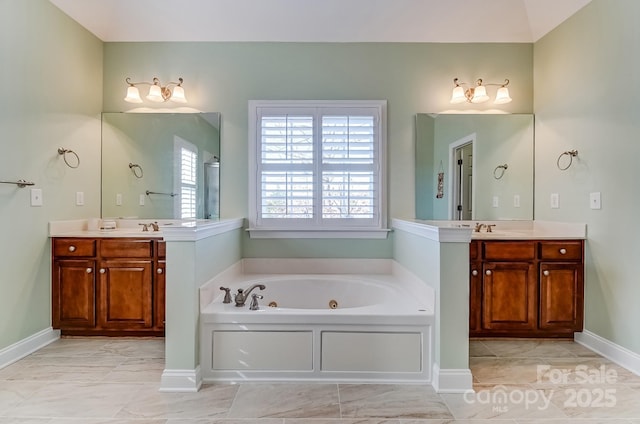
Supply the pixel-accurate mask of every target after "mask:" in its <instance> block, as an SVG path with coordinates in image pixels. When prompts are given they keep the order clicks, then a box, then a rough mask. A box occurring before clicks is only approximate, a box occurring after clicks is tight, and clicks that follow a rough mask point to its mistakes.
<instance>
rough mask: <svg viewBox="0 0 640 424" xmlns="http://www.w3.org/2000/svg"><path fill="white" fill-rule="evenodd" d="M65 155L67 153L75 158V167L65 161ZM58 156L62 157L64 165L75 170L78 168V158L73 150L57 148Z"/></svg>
mask: <svg viewBox="0 0 640 424" xmlns="http://www.w3.org/2000/svg"><path fill="white" fill-rule="evenodd" d="M67 153H69V154H70V155H73V156H75V157H76V160H75V162H76V164H75V165H72V164H70V163H69V160H68V159H67ZM58 154H59V155H62V158H63V159H64V163H66V164H67V166H68V167H69V168H74V169H75V168H77V167H79V166H80V157H79V156H78V154H77V153H76V152H74V151H73V150H69V149H65V148H64V147H59V148H58Z"/></svg>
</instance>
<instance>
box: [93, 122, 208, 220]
mask: <svg viewBox="0 0 640 424" xmlns="http://www.w3.org/2000/svg"><path fill="white" fill-rule="evenodd" d="M219 158H220V113H218V112H213V113H116V112H113V113H111V112H105V113H103V114H102V217H103V218H125V219H126V218H132V219H146V218H157V219H219V215H220V205H219V198H220V194H219V193H220V184H219V178H220V161H219Z"/></svg>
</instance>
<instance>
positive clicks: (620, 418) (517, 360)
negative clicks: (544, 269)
mask: <svg viewBox="0 0 640 424" xmlns="http://www.w3.org/2000/svg"><path fill="white" fill-rule="evenodd" d="M163 354H164V341H163V339H110V338H63V339H61V340H59V341H57V342H55V343H53V344H51V345H49V346H47V347H46V348H44V349H41V350H40V351H38V352H36V353H34V354H32V355H30V356H28V357H27V358H24V359H23V360H21V361H18V362H17V363H15V364H13V365H11V366H9V367H6V368H4V369H2V370H0V424H8V423H12V424H44V423H46V424H122V423H136V424H215V423H217V424H249V423H257V424H420V423H422V424H445V423H447V424H448V423H460V424H483V423H484V424H488V423H490V422H498V423H501V424H534V423H542V424H565V423H566V424H579V423H582V424H605V423H610V424H614V423H615V424H640V377H638V376H636V375H634V374H632V373H630V372H629V371H627V370H625V369H623V368H620V367H618V366H616V365H614V364H612V363H611V362H610V361H608V360H606V359H603V358H601V357H599V356H597V355H595V354H594V353H592V352H591V351H589V350H587V349H585V348H584V347H582V346H580V345H578V344H576V343H573V342H571V341H536V340H518V341H511V340H509V341H506V340H475V341H472V342H471V348H470V355H471V369H472V372H473V375H474V385H475V389H476V393H475V394H471V395H461V394H440V395H439V394H437V393H435V392H434V390H433V389H432V388H431V386H429V385H392V384H389V385H384V384H324V383H317V384H297V383H296V384H294V383H290V384H267V383H261V384H254V383H243V384H238V385H226V384H221V385H206V386H204V387H203V389H202V390H201V391H200V392H198V393H160V392H158V382H159V379H160V374H161V372H162V369H163V367H164V360H163Z"/></svg>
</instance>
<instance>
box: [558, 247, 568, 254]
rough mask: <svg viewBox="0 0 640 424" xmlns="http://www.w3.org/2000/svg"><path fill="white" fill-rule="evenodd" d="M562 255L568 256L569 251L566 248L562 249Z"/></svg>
mask: <svg viewBox="0 0 640 424" xmlns="http://www.w3.org/2000/svg"><path fill="white" fill-rule="evenodd" d="M560 254H561V255H566V254H567V249H565V248H564V247H563V248H562V249H560Z"/></svg>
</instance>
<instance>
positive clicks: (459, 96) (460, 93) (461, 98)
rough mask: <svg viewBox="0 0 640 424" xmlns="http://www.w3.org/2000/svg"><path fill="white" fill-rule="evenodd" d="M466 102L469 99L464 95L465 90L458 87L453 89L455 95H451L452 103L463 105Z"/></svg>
mask: <svg viewBox="0 0 640 424" xmlns="http://www.w3.org/2000/svg"><path fill="white" fill-rule="evenodd" d="M466 101H467V97H466V96H465V95H464V88H462V87H461V86H459V85H457V86H456V87H455V88H454V89H453V93H452V94H451V103H462V102H466Z"/></svg>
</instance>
